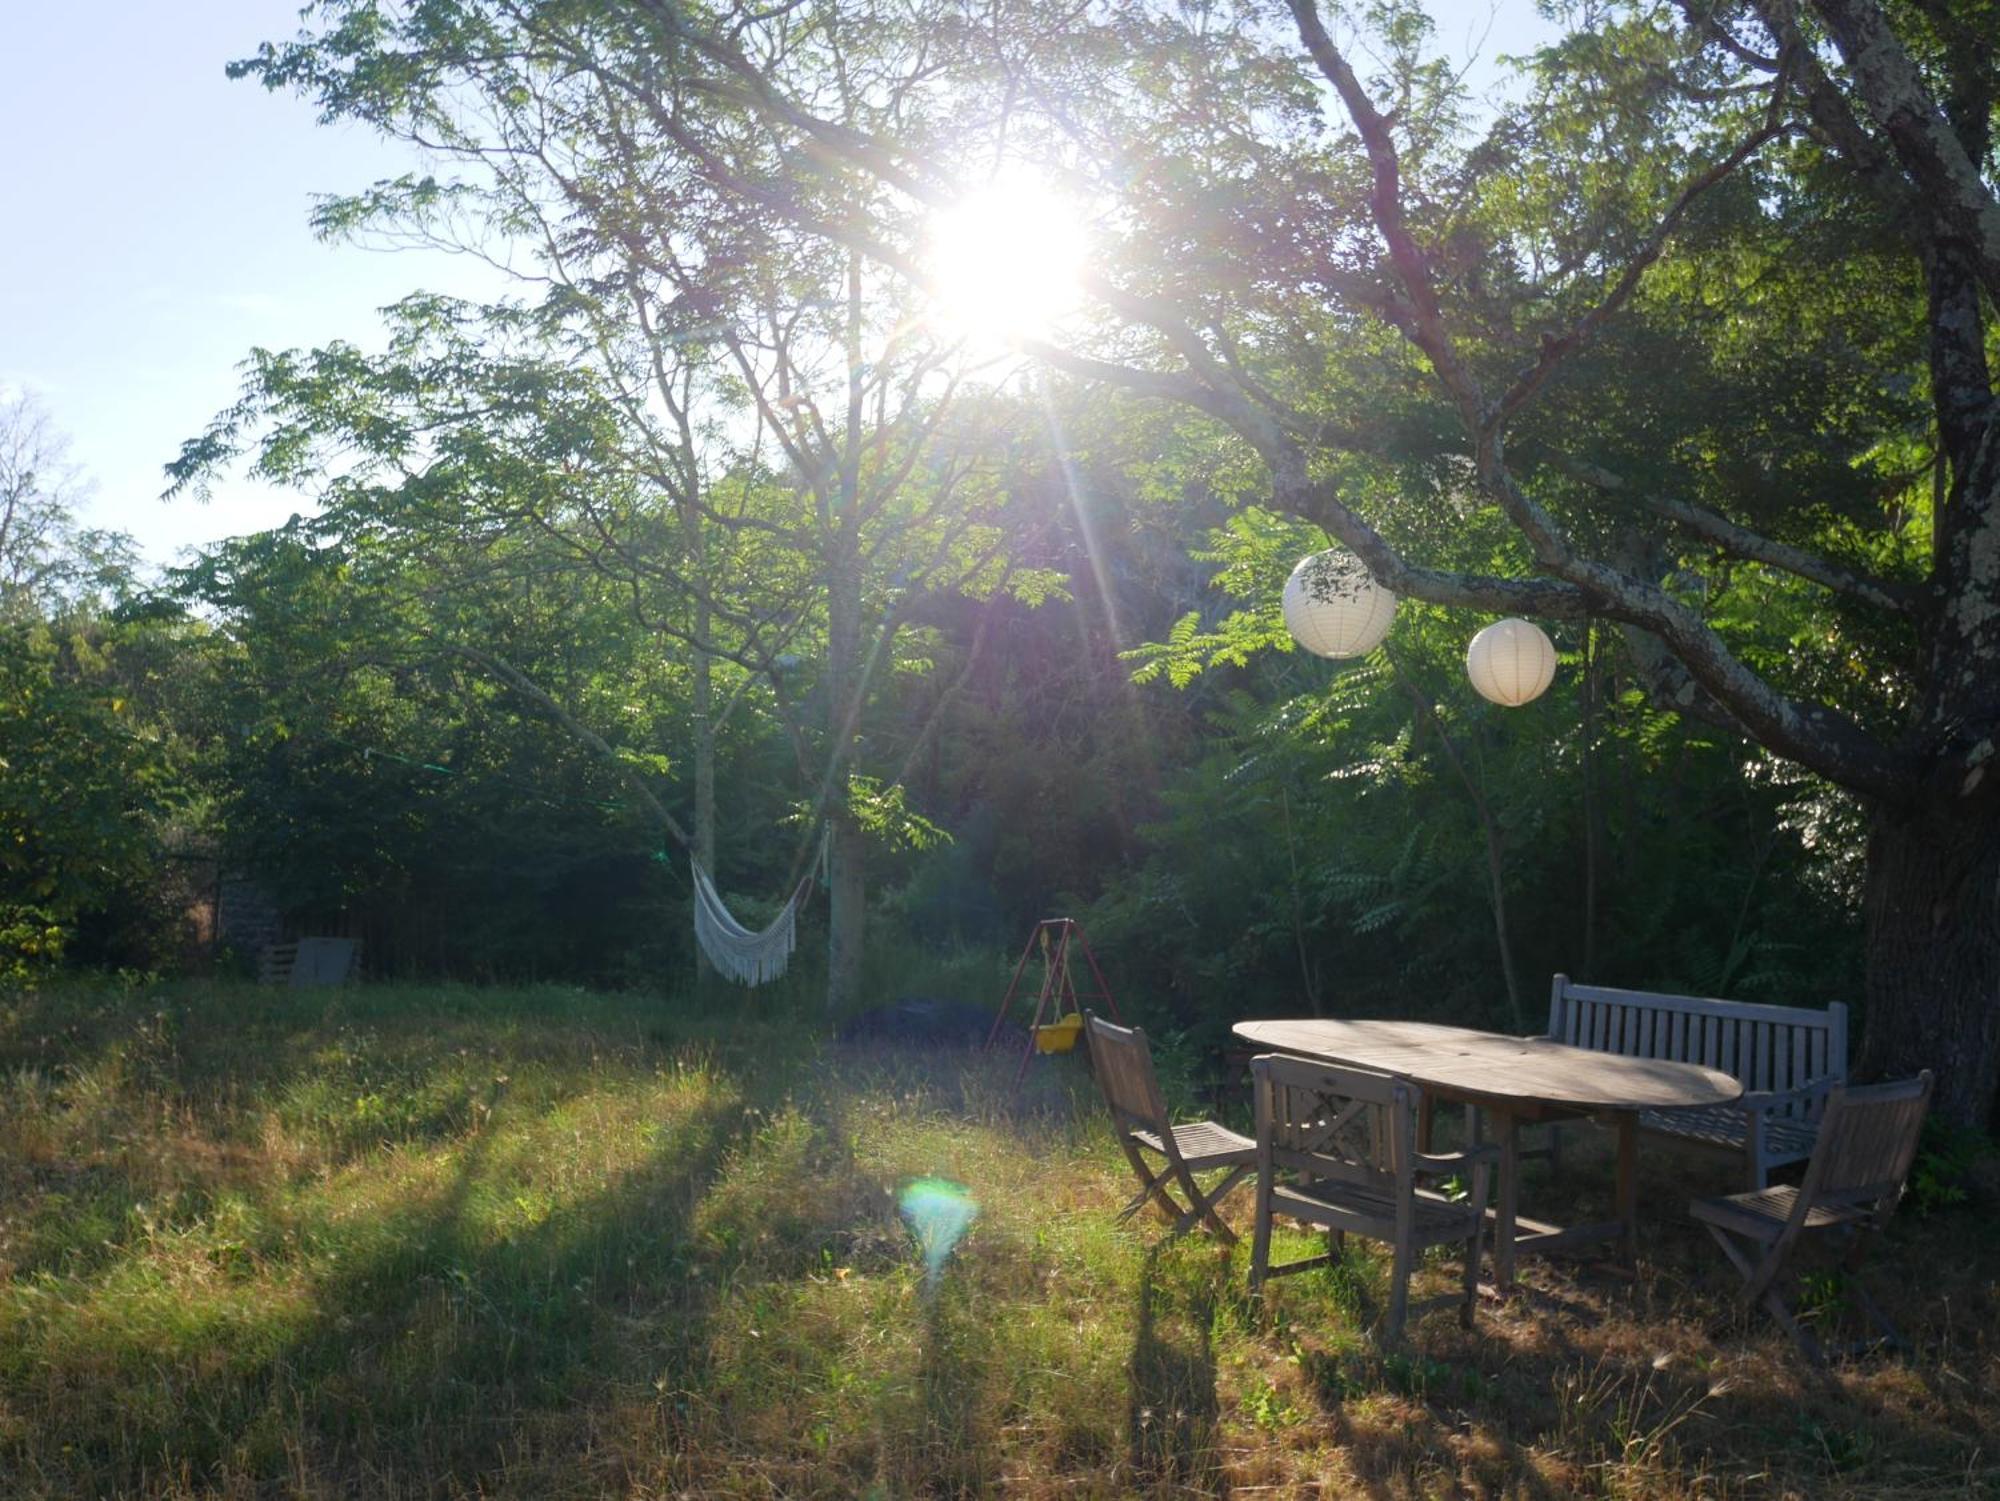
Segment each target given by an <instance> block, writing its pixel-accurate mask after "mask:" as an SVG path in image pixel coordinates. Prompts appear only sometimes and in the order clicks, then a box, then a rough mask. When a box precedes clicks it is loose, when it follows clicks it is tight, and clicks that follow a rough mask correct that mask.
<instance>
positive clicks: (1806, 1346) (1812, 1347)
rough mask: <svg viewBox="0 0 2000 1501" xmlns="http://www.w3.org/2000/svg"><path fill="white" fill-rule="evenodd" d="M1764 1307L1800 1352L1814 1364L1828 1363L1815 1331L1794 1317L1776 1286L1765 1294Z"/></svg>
mask: <svg viewBox="0 0 2000 1501" xmlns="http://www.w3.org/2000/svg"><path fill="white" fill-rule="evenodd" d="M1764 1307H1765V1309H1766V1311H1768V1312H1769V1313H1770V1315H1771V1317H1772V1318H1774V1319H1776V1320H1777V1321H1778V1323H1779V1325H1780V1326H1781V1327H1782V1328H1783V1329H1784V1331H1785V1333H1787V1334H1789V1335H1790V1336H1791V1337H1792V1343H1793V1344H1795V1345H1797V1346H1798V1347H1799V1353H1800V1354H1802V1355H1804V1356H1805V1358H1806V1359H1807V1360H1808V1361H1810V1362H1811V1363H1812V1364H1814V1365H1824V1364H1826V1357H1825V1355H1824V1354H1823V1353H1821V1351H1820V1347H1819V1341H1818V1340H1817V1339H1815V1338H1814V1337H1813V1332H1812V1331H1811V1330H1810V1329H1808V1328H1806V1327H1805V1325H1803V1324H1801V1323H1800V1322H1799V1321H1798V1320H1797V1319H1795V1318H1793V1317H1792V1310H1791V1309H1790V1308H1788V1307H1786V1305H1785V1300H1784V1298H1783V1297H1782V1296H1781V1295H1780V1294H1779V1292H1778V1290H1777V1289H1776V1288H1775V1287H1774V1288H1771V1289H1770V1290H1769V1291H1767V1292H1766V1293H1765V1294H1764Z"/></svg>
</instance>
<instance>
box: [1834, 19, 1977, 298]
mask: <svg viewBox="0 0 2000 1501" xmlns="http://www.w3.org/2000/svg"><path fill="white" fill-rule="evenodd" d="M1811 3H1812V8H1813V10H1814V11H1816V12H1817V13H1818V15H1819V17H1820V19H1821V20H1822V21H1824V22H1825V23H1826V28H1827V31H1828V32H1829V34H1831V36H1832V37H1833V42H1834V45H1835V46H1836V47H1837V48H1839V49H1840V55H1841V59H1842V60H1843V61H1844V62H1845V63H1846V64H1847V70H1848V72H1849V73H1850V74H1851V75H1852V76H1853V78H1854V85H1855V91H1856V92H1857V93H1858V94H1859V95H1860V96H1861V100H1862V103H1863V104H1864V105H1865V106H1866V107H1867V110H1868V113H1869V114H1870V115H1872V116H1874V118H1875V121H1876V123H1877V124H1879V125H1880V126H1881V127H1882V133H1883V134H1884V135H1886V136H1887V137H1888V138H1889V143H1890V145H1891V147H1892V148H1893V149H1894V150H1895V153H1896V159H1897V160H1898V161H1899V162H1901V163H1902V165H1903V169H1904V171H1906V172H1907V173H1908V174H1909V175H1910V178H1911V180H1912V181H1913V182H1915V183H1916V185H1917V187H1918V189H1919V191H1920V192H1921V193H1922V194H1923V196H1924V201H1925V207H1926V209H1927V211H1928V212H1929V213H1930V214H1932V215H1934V216H1935V217H1937V218H1938V219H1939V220H1941V221H1943V222H1944V223H1946V224H1948V225H1949V226H1950V227H1951V231H1952V235H1953V237H1954V238H1956V239H1960V240H1962V241H1963V242H1964V243H1965V245H1966V247H1967V250H1968V252H1969V253H1970V255H1971V256H1972V258H1973V260H1974V262H1975V264H1976V265H1977V267H1978V270H1979V279H1980V281H1981V283H1982V284H1983V285H1984V286H1985V288H1986V294H1987V296H1989V297H1992V298H1994V299H1995V300H1996V301H2000V198H1996V197H1995V196H1994V193H1993V190H1992V188H1990V187H1989V186H1988V185H1987V183H1986V181H1985V179H1984V178H1983V177H1982V176H1981V175H1980V164H1979V163H1978V162H1976V161H1974V160H1973V159H1972V158H1971V157H1970V156H1969V155H1967V153H1966V149H1965V146H1964V144H1963V143H1962V142H1960V140H1959V138H1958V135H1957V133H1956V132H1955V131H1954V130H1953V129H1952V128H1951V124H1950V122H1949V121H1947V120H1946V119H1945V117H1944V112H1943V111H1942V110H1941V109H1939V108H1938V104H1937V100H1936V99H1935V98H1934V97H1933V96H1932V94H1931V90H1930V87H1929V85H1928V84H1926V83H1925V81H1924V76H1923V73H1922V72H1921V71H1920V70H1919V69H1918V67H1917V65H1916V63H1915V61H1914V60H1912V58H1911V57H1910V54H1909V53H1908V52H1907V51H1905V50H1904V48H1903V44H1902V43H1901V42H1900V41H1899V40H1898V39H1897V37H1896V33H1895V32H1894V31H1893V30H1892V29H1891V28H1890V25H1889V21H1888V18H1887V17H1886V16H1884V15H1883V14H1882V8H1881V7H1880V6H1879V5H1877V4H1875V3H1874V0H1811Z"/></svg>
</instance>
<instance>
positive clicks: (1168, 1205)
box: [1118, 1137, 1180, 1225]
mask: <svg viewBox="0 0 2000 1501" xmlns="http://www.w3.org/2000/svg"><path fill="white" fill-rule="evenodd" d="M1118 1145H1120V1147H1124V1155H1126V1161H1128V1163H1132V1173H1134V1175H1136V1177H1138V1181H1140V1191H1138V1193H1136V1195H1134V1197H1132V1203H1128V1205H1126V1207H1124V1209H1120V1211H1118V1223H1120V1225H1124V1223H1126V1221H1128V1219H1132V1215H1136V1213H1138V1211H1140V1209H1144V1207H1146V1205H1154V1207H1156V1209H1158V1211H1160V1219H1164V1221H1168V1223H1174V1221H1178V1219H1180V1205H1176V1203H1174V1201H1172V1199H1170V1197H1168V1193H1166V1183H1168V1177H1166V1169H1164V1167H1162V1169H1160V1171H1158V1173H1154V1171H1152V1169H1150V1167H1148V1165H1146V1159H1144V1157H1140V1151H1138V1147H1134V1145H1132V1141H1130V1139H1128V1137H1118Z"/></svg>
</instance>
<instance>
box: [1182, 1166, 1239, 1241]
mask: <svg viewBox="0 0 2000 1501" xmlns="http://www.w3.org/2000/svg"><path fill="white" fill-rule="evenodd" d="M1179 1171H1180V1179H1181V1182H1182V1183H1183V1184H1184V1185H1186V1191H1187V1194H1188V1197H1189V1200H1190V1205H1189V1208H1188V1210H1187V1212H1186V1213H1185V1214H1183V1215H1182V1216H1181V1217H1180V1218H1179V1219H1178V1220H1176V1221H1174V1234H1175V1235H1185V1234H1186V1233H1187V1232H1188V1231H1190V1230H1192V1229H1193V1228H1194V1226H1195V1221H1197V1220H1206V1221H1208V1228H1209V1229H1210V1230H1212V1231H1214V1232H1215V1234H1216V1235H1217V1236H1219V1237H1220V1238H1221V1240H1222V1243H1223V1244H1224V1245H1227V1246H1233V1245H1235V1244H1236V1232H1235V1231H1234V1230H1232V1229H1230V1228H1229V1226H1228V1225H1227V1224H1226V1223H1224V1221H1223V1219H1222V1216H1221V1215H1219V1214H1217V1213H1216V1212H1215V1206H1216V1205H1218V1204H1220V1203H1221V1202H1222V1201H1223V1199H1224V1198H1226V1197H1227V1196H1228V1195H1229V1193H1230V1191H1231V1190H1233V1189H1234V1188H1235V1187H1236V1185H1237V1184H1239V1183H1241V1182H1242V1181H1243V1180H1244V1179H1245V1178H1246V1177H1248V1176H1249V1174H1250V1169H1249V1168H1247V1167H1238V1168H1234V1169H1232V1170H1231V1171H1230V1174H1229V1176H1228V1177H1227V1178H1224V1179H1223V1180H1222V1181H1221V1182H1220V1183H1218V1184H1217V1185H1216V1186H1215V1192H1214V1193H1210V1194H1205V1193H1203V1192H1202V1191H1201V1186H1200V1185H1199V1184H1198V1183H1196V1182H1195V1181H1194V1174H1193V1173H1192V1172H1190V1171H1188V1170H1187V1169H1185V1168H1183V1169H1180V1170H1179Z"/></svg>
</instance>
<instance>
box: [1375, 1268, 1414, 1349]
mask: <svg viewBox="0 0 2000 1501" xmlns="http://www.w3.org/2000/svg"><path fill="white" fill-rule="evenodd" d="M1415 1259H1416V1258H1415V1256H1414V1255H1412V1254H1411V1249H1410V1247H1409V1246H1407V1245H1402V1244H1398V1245H1397V1247H1396V1259H1395V1263H1394V1265H1393V1266H1392V1267H1391V1268H1390V1270H1389V1318H1388V1322H1387V1323H1386V1324H1385V1325H1384V1326H1383V1329H1382V1342H1383V1343H1384V1344H1388V1345H1393V1344H1395V1343H1397V1342H1398V1341H1399V1340H1401V1339H1402V1337H1403V1323H1404V1321H1405V1320H1406V1319H1407V1318H1408V1317H1409V1314H1410V1268H1411V1263H1412V1262H1413V1261H1415Z"/></svg>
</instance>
